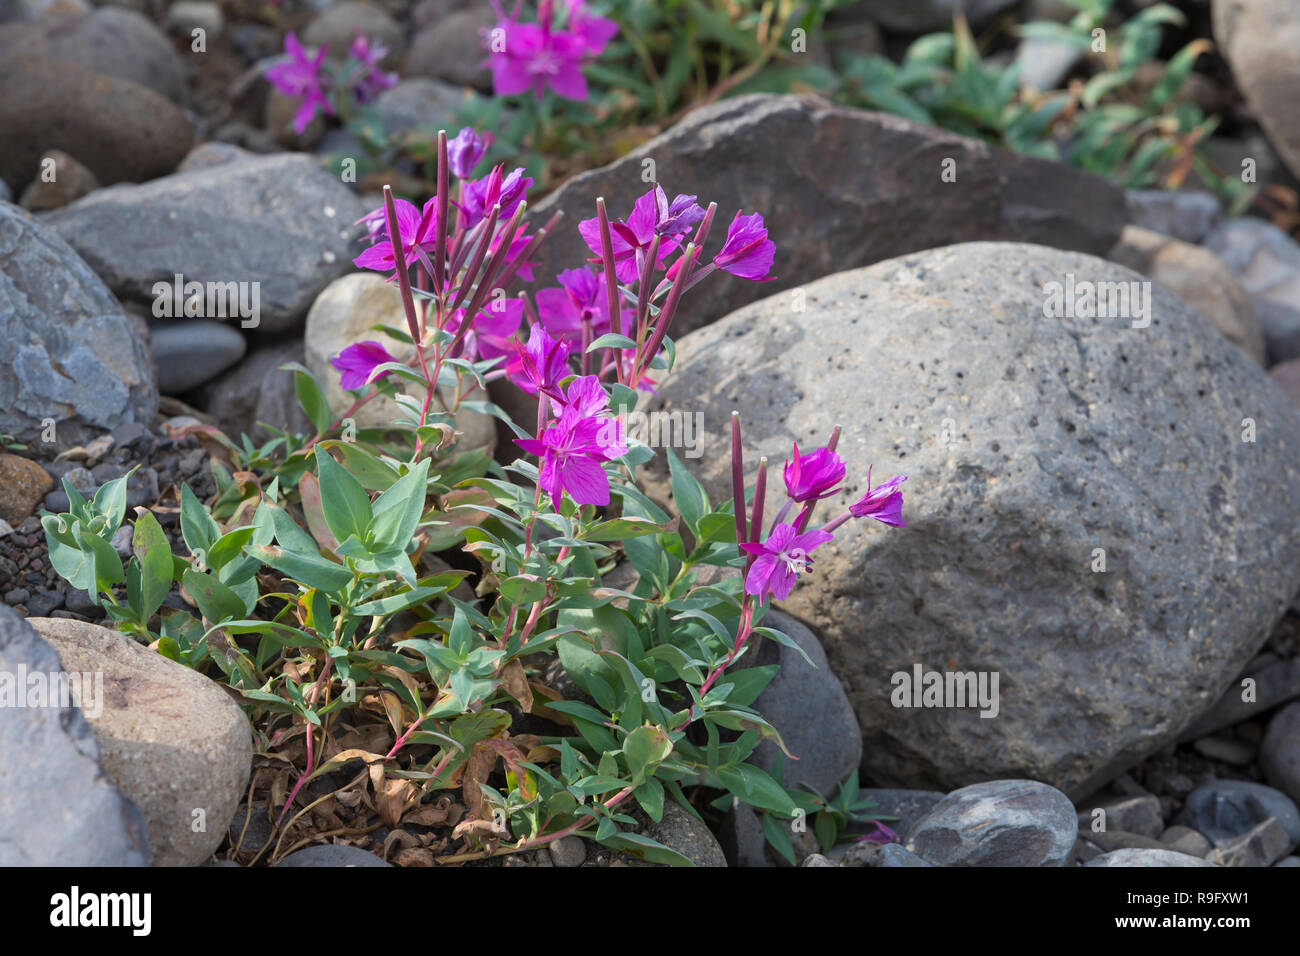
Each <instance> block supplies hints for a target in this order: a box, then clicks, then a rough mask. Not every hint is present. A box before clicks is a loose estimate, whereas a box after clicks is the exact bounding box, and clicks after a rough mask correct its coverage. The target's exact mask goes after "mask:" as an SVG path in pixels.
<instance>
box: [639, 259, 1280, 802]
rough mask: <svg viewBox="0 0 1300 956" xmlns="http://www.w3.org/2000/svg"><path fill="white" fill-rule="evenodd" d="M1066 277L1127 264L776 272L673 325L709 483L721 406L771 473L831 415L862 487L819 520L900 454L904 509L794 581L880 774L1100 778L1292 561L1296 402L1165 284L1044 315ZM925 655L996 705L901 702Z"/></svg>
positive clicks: (1255, 640) (715, 487)
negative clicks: (759, 288) (1142, 301)
mask: <svg viewBox="0 0 1300 956" xmlns="http://www.w3.org/2000/svg"><path fill="white" fill-rule="evenodd" d="M779 241H780V236H779V235H778V242H779ZM1071 275H1072V276H1075V277H1077V278H1078V279H1079V280H1083V281H1129V282H1132V281H1137V280H1138V277H1137V276H1136V275H1135V274H1134V273H1131V272H1128V271H1127V270H1125V269H1122V268H1120V267H1118V266H1115V265H1113V264H1110V263H1107V262H1104V261H1102V260H1100V259H1096V258H1092V257H1090V256H1085V255H1080V254H1077V253H1069V252H1062V251H1057V250H1051V249H1046V248H1042V247H1037V246H1030V245H1022V244H1012V243H971V244H964V245H957V246H950V247H946V248H942V249H934V250H930V251H928V252H924V253H919V254H916V255H911V256H905V257H902V258H899V259H896V260H892V261H890V262H885V263H880V264H878V265H876V266H873V267H870V268H866V269H860V270H856V271H853V272H846V273H841V274H839V275H836V276H832V277H830V278H827V279H823V280H820V281H818V282H814V283H810V284H808V285H807V286H805V287H804V288H803V293H804V299H805V301H806V309H805V310H804V311H802V312H799V311H795V310H794V309H792V307H791V299H790V297H789V296H788V295H777V296H773V297H772V298H770V299H767V300H765V301H763V302H760V303H756V304H755V305H752V306H750V307H748V308H745V309H742V310H740V311H738V312H736V313H734V314H733V315H731V316H729V317H727V318H726V319H724V320H723V321H721V322H718V323H715V324H714V325H712V326H710V327H708V328H706V329H703V330H700V331H698V332H695V333H692V334H691V335H688V336H686V337H684V338H683V339H682V340H680V341H679V342H678V344H677V371H676V372H675V373H674V374H673V376H671V377H670V378H669V379H668V380H667V381H666V382H665V383H663V384H662V385H661V386H660V392H659V397H658V398H657V399H655V400H653V401H651V402H649V403H648V405H647V410H648V411H651V412H654V411H663V410H668V411H671V410H675V409H676V410H682V409H685V410H689V411H690V412H691V413H693V414H699V415H702V416H703V418H702V422H703V429H702V430H703V435H702V440H703V441H704V442H705V445H704V447H706V448H712V449H717V450H718V451H717V452H716V453H715V454H707V455H704V456H702V457H700V458H698V459H687V460H686V463H687V465H688V466H689V467H691V468H692V469H693V470H694V471H695V472H696V474H697V475H698V476H699V477H700V478H702V480H703V481H704V483H705V485H706V487H707V488H708V490H709V491H710V493H711V496H712V499H713V500H726V499H727V498H728V497H729V496H730V464H729V456H728V454H727V453H726V451H725V449H726V448H727V443H728V438H727V434H728V432H729V427H730V421H729V416H730V413H731V411H732V410H733V409H740V410H742V413H743V414H742V419H743V424H744V436H745V460H746V463H747V466H748V469H749V474H750V475H751V476H752V473H753V469H754V467H755V466H756V463H757V460H758V458H759V456H760V455H766V456H768V458H769V462H770V468H771V472H770V474H769V486H770V487H772V488H775V489H780V488H781V487H782V485H781V477H780V468H781V466H782V462H783V460H784V458H785V457H786V456H788V455H789V454H790V449H791V445H792V443H793V442H795V441H798V442H799V443H800V446H801V447H804V448H808V447H812V446H814V445H816V444H818V443H821V442H824V441H825V439H826V436H827V435H829V433H830V432H831V429H832V427H833V426H834V425H835V424H836V423H843V424H844V426H845V432H844V435H843V436H842V437H841V439H840V442H839V452H840V454H841V455H842V456H843V457H844V458H845V460H846V463H847V468H848V475H849V476H850V484H849V485H848V487H847V489H846V492H847V494H846V495H845V496H843V497H841V498H837V499H833V500H830V501H826V502H823V503H822V504H821V506H820V508H819V514H821V515H822V516H824V517H825V518H830V517H831V516H833V515H835V514H837V513H839V512H841V511H842V510H843V509H844V508H845V505H846V504H847V503H848V502H850V501H852V500H854V499H855V498H856V497H857V496H858V495H860V494H862V492H863V491H864V487H863V485H862V479H863V477H864V476H865V475H866V473H867V467H868V465H871V464H873V463H874V466H875V470H874V478H875V480H876V481H877V482H880V481H883V480H884V479H886V478H888V477H889V476H891V475H893V474H896V473H902V474H905V475H908V476H910V480H909V481H908V482H907V483H906V485H904V486H903V489H902V490H903V492H904V494H905V496H906V501H907V504H906V506H905V508H904V514H905V517H906V518H907V521H908V527H907V528H906V529H892V528H887V527H884V526H882V525H879V524H877V523H876V522H874V521H855V522H851V523H850V524H848V525H847V526H845V527H844V528H842V529H841V530H840V531H839V533H838V534H837V539H836V541H835V542H833V543H832V544H829V545H824V546H823V547H822V548H821V549H820V550H819V551H818V552H817V555H816V558H817V560H816V572H815V573H814V574H812V575H809V576H807V577H806V578H805V580H803V581H802V582H800V584H799V586H798V587H796V588H795V589H794V591H793V592H792V593H791V595H790V598H789V600H788V601H787V602H786V604H785V608H786V609H787V610H788V611H789V612H790V613H791V614H792V615H795V616H796V617H798V618H799V619H801V620H803V621H806V622H807V623H808V625H809V626H810V627H811V628H813V629H814V630H815V631H816V633H818V634H819V635H820V636H821V639H822V642H823V646H824V647H825V648H826V653H827V656H828V657H829V659H830V662H831V668H832V670H834V671H835V673H836V676H838V677H839V678H840V680H841V682H842V683H843V684H844V686H845V689H846V690H847V691H848V694H849V699H850V700H852V701H853V704H854V708H855V710H856V711H857V715H858V720H859V722H860V724H861V726H862V730H863V735H864V740H863V744H864V746H863V770H864V772H865V774H866V776H868V777H869V778H870V779H872V780H873V781H874V782H877V783H879V784H882V785H888V786H901V787H921V788H926V789H940V788H943V789H947V788H951V787H953V786H960V785H962V784H966V783H970V782H973V781H977V780H981V779H989V778H990V777H1005V776H1009V775H1012V774H1016V775H1020V776H1031V777H1033V778H1034V779H1039V780H1043V781H1045V782H1048V783H1051V784H1052V785H1054V786H1057V787H1059V788H1060V789H1062V790H1064V791H1066V792H1067V793H1069V794H1070V795H1071V796H1077V797H1082V796H1086V795H1087V794H1089V793H1091V792H1094V791H1095V790H1096V789H1098V788H1099V787H1101V786H1102V785H1104V784H1105V782H1106V781H1107V780H1110V779H1113V778H1114V777H1115V776H1117V775H1118V774H1119V773H1121V772H1122V771H1123V770H1125V769H1126V768H1127V767H1129V766H1131V765H1133V764H1134V763H1136V761H1137V760H1139V759H1140V758H1141V757H1143V756H1144V755H1146V754H1148V753H1150V752H1152V751H1154V750H1156V749H1158V748H1160V747H1162V746H1164V745H1165V744H1166V743H1168V742H1170V741H1171V740H1172V739H1173V738H1174V737H1175V735H1177V734H1178V732H1179V731H1180V730H1182V729H1183V728H1184V727H1185V726H1187V725H1188V724H1189V723H1190V722H1191V721H1192V720H1194V719H1195V718H1196V717H1197V716H1198V715H1199V714H1200V713H1201V712H1203V711H1204V710H1206V709H1208V707H1209V706H1210V705H1211V704H1212V703H1213V702H1214V701H1216V700H1217V699H1218V697H1219V695H1220V694H1221V693H1222V692H1223V690H1224V689H1225V688H1226V686H1227V684H1228V682H1229V681H1230V680H1231V679H1232V678H1233V677H1234V676H1235V675H1236V674H1237V673H1239V671H1240V670H1241V668H1242V667H1243V666H1244V665H1245V664H1246V662H1247V661H1249V660H1250V659H1251V658H1252V657H1253V656H1254V654H1255V653H1256V652H1257V651H1258V649H1259V647H1260V646H1261V645H1262V644H1263V643H1264V641H1265V640H1266V639H1267V637H1268V636H1269V634H1270V633H1271V631H1272V629H1273V625H1274V624H1275V622H1276V621H1277V620H1278V619H1279V617H1280V616H1281V614H1282V613H1283V611H1284V609H1285V608H1286V606H1287V604H1288V603H1289V602H1290V600H1291V598H1292V596H1293V595H1294V594H1295V593H1296V590H1297V585H1298V584H1300V580H1298V576H1300V538H1297V534H1296V525H1295V522H1294V520H1293V515H1292V514H1291V512H1290V510H1289V509H1290V507H1291V506H1290V504H1289V502H1292V501H1295V500H1297V499H1298V498H1300V438H1298V437H1297V436H1300V413H1297V411H1296V410H1295V409H1294V408H1293V407H1292V406H1291V404H1290V402H1289V400H1288V399H1287V398H1286V396H1285V395H1283V394H1282V392H1281V391H1280V390H1279V389H1278V388H1277V386H1276V385H1275V384H1273V382H1272V381H1271V380H1269V379H1268V376H1267V375H1266V374H1265V373H1264V371H1263V370H1262V369H1260V368H1259V366H1257V365H1256V364H1255V363H1253V362H1252V361H1251V360H1250V359H1249V358H1248V357H1246V356H1245V355H1244V354H1242V353H1241V351H1240V350H1238V349H1236V348H1235V347H1233V346H1232V345H1230V344H1229V343H1228V342H1226V341H1225V340H1224V338H1223V337H1222V336H1221V335H1219V333H1218V332H1216V331H1215V330H1214V329H1213V328H1212V327H1211V326H1210V325H1209V324H1208V323H1207V322H1206V321H1205V320H1204V319H1202V318H1201V317H1200V316H1199V315H1197V314H1196V313H1194V312H1192V311H1191V310H1189V309H1188V308H1187V307H1186V306H1184V305H1183V304H1182V303H1181V302H1179V301H1178V300H1177V299H1176V298H1174V297H1173V296H1172V295H1170V294H1169V293H1167V292H1165V291H1164V290H1163V289H1160V288H1159V287H1154V288H1153V290H1152V301H1151V302H1150V307H1151V312H1150V315H1151V319H1150V325H1149V326H1148V327H1146V328H1132V327H1131V325H1132V321H1131V320H1130V319H1126V318H1125V319H1085V318H1076V319H1067V318H1061V319H1045V318H1044V310H1045V301H1046V299H1047V296H1046V295H1045V291H1044V290H1045V287H1046V284H1047V283H1049V282H1062V281H1064V280H1065V279H1066V277H1067V276H1071ZM687 307H688V308H689V303H687ZM1244 418H1250V419H1252V420H1253V421H1254V423H1255V427H1256V429H1257V433H1258V437H1259V440H1258V442H1255V443H1247V442H1243V441H1242V437H1243V426H1242V420H1243V419H1244ZM648 467H649V468H650V469H654V470H649V471H648V474H647V480H648V488H649V490H650V492H651V494H652V495H654V496H656V497H658V498H660V499H661V500H666V499H667V498H668V490H667V481H666V480H665V475H664V473H663V470H662V469H663V466H662V465H661V464H659V463H658V462H656V463H653V464H652V465H651V466H648ZM1189 488H1196V489H1199V491H1198V493H1197V494H1189V493H1188V489H1189ZM768 497H769V503H770V507H771V508H772V509H773V510H775V508H776V507H777V506H778V503H777V502H776V501H774V500H773V494H771V493H769V496H768ZM1098 548H1100V549H1104V559H1105V562H1106V564H1105V567H1106V570H1105V573H1101V572H1100V570H1098V571H1097V572H1094V571H1093V570H1092V568H1093V566H1094V565H1096V566H1097V567H1098V568H1099V569H1100V564H1096V562H1098V561H1100V560H1101V557H1102V554H1101V553H1098V552H1096V550H1095V549H1098ZM1225 589H1227V591H1228V592H1230V593H1232V594H1233V595H1234V598H1233V601H1231V602H1228V603H1225V602H1223V601H1220V600H1218V599H1217V598H1215V597H1214V595H1216V594H1221V593H1225ZM915 667H921V668H922V669H923V670H925V671H941V670H943V669H945V668H951V669H955V670H956V671H960V672H967V673H970V672H981V673H987V674H990V675H991V674H997V675H998V679H999V688H1000V689H999V695H1000V705H999V706H1000V710H999V712H998V714H997V716H996V718H994V719H984V718H981V717H980V716H979V713H980V710H979V709H977V708H973V707H969V706H968V707H966V708H953V707H947V708H942V707H941V708H935V707H896V706H894V704H893V702H892V701H891V697H893V696H894V695H895V691H896V690H897V689H898V688H897V685H896V684H895V680H896V679H897V678H896V676H895V675H899V674H902V675H904V676H910V675H911V674H912V673H913V672H914V668H915ZM989 680H990V681H991V677H989ZM907 703H911V701H910V700H908V701H907Z"/></svg>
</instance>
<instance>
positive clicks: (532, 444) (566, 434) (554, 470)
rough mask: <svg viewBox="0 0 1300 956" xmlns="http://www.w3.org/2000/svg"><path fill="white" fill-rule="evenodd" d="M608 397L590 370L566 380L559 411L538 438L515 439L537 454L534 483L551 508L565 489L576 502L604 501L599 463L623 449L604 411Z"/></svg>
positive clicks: (606, 484)
mask: <svg viewBox="0 0 1300 956" xmlns="http://www.w3.org/2000/svg"><path fill="white" fill-rule="evenodd" d="M608 401H609V400H608V397H607V396H606V395H605V390H604V388H603V387H602V386H601V384H600V382H599V380H598V379H597V378H596V376H594V375H585V376H582V377H579V378H577V379H574V380H573V381H572V382H571V383H570V384H569V389H568V395H567V397H566V404H565V406H564V410H563V411H562V412H561V413H560V416H559V418H557V419H553V420H552V421H551V423H550V424H549V425H548V426H547V427H546V428H545V429H544V430H543V432H542V434H541V436H540V437H538V438H517V439H515V443H516V444H517V445H519V447H520V448H522V449H523V450H524V451H526V452H528V453H529V454H532V455H538V456H540V457H541V461H542V464H541V468H540V470H539V473H538V481H537V483H538V485H539V486H540V487H541V489H542V490H543V491H545V492H546V493H548V494H549V495H550V496H551V502H552V505H553V507H555V508H556V509H557V510H558V509H559V507H560V499H561V498H563V497H564V493H565V492H566V491H567V492H568V493H569V497H570V498H572V499H573V500H574V502H575V503H577V504H579V505H607V504H609V476H608V475H606V474H605V469H604V464H603V463H604V462H606V461H613V460H614V459H616V458H621V457H622V456H623V455H626V454H627V446H626V445H625V444H624V443H623V435H622V426H621V425H620V423H619V421H618V419H617V418H614V417H613V416H612V415H609V414H608V413H607V412H606V410H605V406H606V405H607V404H608Z"/></svg>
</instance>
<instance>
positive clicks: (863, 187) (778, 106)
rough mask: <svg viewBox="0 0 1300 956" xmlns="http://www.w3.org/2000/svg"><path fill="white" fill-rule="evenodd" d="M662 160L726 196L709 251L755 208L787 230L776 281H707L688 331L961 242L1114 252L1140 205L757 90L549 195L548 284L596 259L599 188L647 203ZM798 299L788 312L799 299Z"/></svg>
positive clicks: (683, 177) (909, 129)
mask: <svg viewBox="0 0 1300 956" xmlns="http://www.w3.org/2000/svg"><path fill="white" fill-rule="evenodd" d="M719 157H725V162H723V161H720V160H719ZM647 158H649V159H653V160H654V163H655V167H654V174H655V175H656V176H657V177H658V179H659V182H661V183H662V184H663V186H664V189H665V190H667V191H668V192H669V194H670V196H671V195H674V194H676V193H688V194H692V193H693V194H697V195H698V196H699V201H700V203H701V204H705V205H707V204H708V203H709V202H710V201H715V202H717V204H718V211H717V218H716V220H715V222H714V226H713V230H712V231H711V232H710V234H709V240H708V242H707V243H706V247H705V252H706V256H712V255H714V254H715V253H716V251H717V250H718V249H719V248H721V246H722V242H723V240H724V239H725V238H726V234H727V224H728V223H729V222H730V221H731V218H732V216H733V215H735V213H736V211H737V210H739V209H741V208H742V207H743V210H744V212H745V213H746V214H749V213H751V212H754V211H755V210H757V211H759V212H761V213H762V214H763V217H764V221H765V222H766V223H767V226H768V228H769V231H770V235H771V238H772V239H773V241H774V242H775V243H776V260H775V262H774V264H773V267H772V272H773V274H774V275H775V276H776V277H777V278H776V280H775V281H772V282H747V281H745V280H743V279H736V278H732V277H731V276H725V275H724V276H719V277H717V278H716V281H709V282H707V283H705V284H703V285H701V286H699V287H697V288H696V289H694V290H692V291H691V293H690V295H689V296H688V298H687V300H686V301H687V302H688V303H689V305H688V306H687V307H686V308H684V309H683V311H682V312H681V314H679V316H678V318H677V319H676V320H675V321H674V326H673V330H672V332H671V333H670V334H671V335H672V336H673V337H674V338H677V337H679V336H681V335H683V334H685V333H686V332H688V331H690V330H691V329H696V328H699V327H700V326H703V325H707V324H709V323H710V322H713V321H714V320H716V319H719V318H721V317H722V316H724V315H726V314H727V313H729V312H731V311H733V310H735V309H737V308H739V307H740V306H742V305H744V304H746V303H748V302H753V301H755V300H756V299H761V298H763V297H765V296H770V295H772V294H773V293H775V292H778V291H780V290H782V289H787V288H790V287H793V286H797V285H799V284H800V283H805V282H809V281H811V280H813V279H816V278H818V277H820V276H824V275H827V274H828V273H831V272H837V271H840V270H843V269H853V268H856V267H857V266H863V265H868V264H870V263H873V262H879V261H880V260H882V259H888V258H890V257H892V256H899V255H902V254H904V253H907V252H915V251H918V250H921V249H929V248H932V247H935V246H942V245H947V244H948V243H953V242H963V241H968V240H977V239H990V240H992V239H997V240H1011V241H1018V242H1039V243H1042V244H1044V245H1048V246H1057V247H1060V248H1064V249H1078V250H1081V251H1084V252H1091V253H1093V254H1095V255H1105V254H1106V252H1107V251H1108V250H1109V249H1110V248H1111V246H1113V245H1114V244H1115V241H1116V240H1117V239H1118V238H1119V234H1120V230H1121V229H1122V228H1123V220H1124V218H1125V215H1124V193H1123V191H1122V190H1119V189H1116V188H1115V187H1113V186H1111V185H1109V184H1108V183H1106V182H1104V181H1103V180H1100V179H1097V178H1095V177H1093V176H1090V175H1087V174H1085V173H1082V172H1079V171H1077V170H1074V169H1071V168H1069V167H1067V166H1063V165H1061V164H1060V163H1050V162H1045V161H1043V160H1038V159H1031V158H1029V157H1026V156H1022V155H1020V154H1017V153H1011V152H1004V151H1002V150H997V149H993V148H992V147H990V146H988V145H987V144H985V143H982V142H978V141H976V140H972V139H966V138H964V137H961V136H957V135H955V134H953V133H948V132H945V131H943V130H940V129H936V128H934V127H930V126H921V125H919V124H916V123H911V122H908V121H907V120H904V119H900V118H899V117H896V116H889V115H886V114H883V113H870V112H865V111H862V110H855V109H849V108H846V107H841V106H833V105H831V104H830V103H828V102H826V101H825V100H823V99H821V98H820V97H817V96H811V95H807V96H803V95H800V96H796V95H790V96H773V95H767V94H753V95H750V96H738V97H735V98H733V99H727V100H723V101H721V102H719V103H717V104H714V105H712V106H707V107H703V108H701V109H698V110H695V111H694V112H692V113H691V114H689V115H688V116H687V117H686V118H685V119H684V120H682V121H681V122H680V123H678V124H677V125H676V126H673V127H672V128H671V129H669V130H668V131H666V132H665V133H663V134H662V135H660V136H657V137H656V138H654V139H652V140H650V141H649V142H647V143H645V144H643V145H641V146H639V147H637V148H636V149H635V150H633V151H632V152H631V153H629V154H628V155H627V156H625V157H623V158H622V159H620V160H618V161H617V162H615V163H611V164H610V165H608V166H605V167H603V168H601V169H596V170H592V171H590V172H587V173H583V174H581V175H579V176H575V177H573V178H572V179H570V180H569V181H568V182H566V183H565V184H564V185H562V186H561V187H560V188H559V189H557V190H556V191H555V192H553V193H552V194H550V195H549V196H547V197H546V198H545V199H544V200H542V201H541V202H540V203H538V204H537V206H536V208H535V209H534V210H531V211H530V218H531V219H532V221H533V222H535V223H542V222H545V221H546V220H547V218H548V217H549V216H550V215H551V214H552V213H554V212H555V211H556V210H563V212H564V213H565V220H564V222H563V225H562V226H561V227H560V228H558V229H557V230H556V232H555V234H553V235H551V236H548V237H547V239H546V241H545V242H544V243H543V244H542V246H541V247H540V248H539V249H538V253H537V256H536V260H537V261H538V262H539V267H538V268H537V269H536V270H535V274H536V275H537V277H538V283H539V284H554V276H555V274H556V273H557V272H560V271H561V270H563V269H569V268H572V267H573V265H574V264H575V263H578V262H581V261H583V260H584V259H587V258H589V257H590V256H591V252H590V250H589V249H588V248H587V246H586V243H584V242H583V241H582V238H581V237H580V236H579V234H578V230H577V225H578V222H579V221H581V220H583V219H590V218H592V217H594V216H595V215H596V198H597V197H599V196H603V197H605V204H606V208H607V209H608V210H609V215H610V217H611V218H615V219H618V218H622V217H625V216H627V215H628V214H629V213H630V212H631V211H632V204H633V203H634V202H635V201H636V199H637V197H638V196H640V195H642V194H643V193H645V192H646V191H647V190H648V189H649V186H647V184H646V183H645V181H644V180H643V179H642V170H643V161H644V160H645V159H647ZM945 159H952V160H953V161H954V162H955V163H956V170H957V182H956V183H947V184H945V183H943V182H941V180H940V175H941V172H942V169H941V166H942V163H943V161H944V160H945ZM782 301H783V302H784V303H785V304H786V306H787V309H788V307H789V297H788V296H785V297H783V299H782Z"/></svg>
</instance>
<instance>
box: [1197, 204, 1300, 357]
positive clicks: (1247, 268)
mask: <svg viewBox="0 0 1300 956" xmlns="http://www.w3.org/2000/svg"><path fill="white" fill-rule="evenodd" d="M1205 246H1206V248H1207V249H1209V250H1210V251H1211V252H1214V253H1216V254H1217V255H1218V257H1219V258H1220V259H1222V260H1223V261H1224V263H1225V264H1226V265H1227V266H1228V268H1229V269H1231V270H1232V271H1233V272H1234V273H1235V274H1236V276H1237V281H1238V282H1240V283H1241V286H1242V288H1243V289H1245V290H1246V293H1247V294H1248V295H1249V296H1250V302H1251V305H1252V306H1253V308H1254V310H1255V317H1256V318H1258V319H1259V324H1260V327H1261V328H1262V329H1263V330H1264V342H1265V345H1266V346H1267V348H1268V355H1269V360H1270V361H1269V364H1274V363H1277V362H1285V361H1286V360H1287V359H1293V358H1297V357H1300V244H1297V243H1296V241H1295V240H1294V239H1292V238H1291V237H1290V236H1289V235H1287V234H1286V233H1285V232H1283V231H1282V230H1281V229H1279V228H1277V226H1275V225H1273V224H1272V223H1271V222H1265V221H1264V220H1263V219H1246V218H1242V219H1229V220H1228V221H1227V222H1225V223H1223V224H1222V225H1220V226H1219V227H1218V228H1217V229H1215V230H1214V231H1213V232H1212V233H1210V234H1209V235H1208V236H1207V237H1206V238H1205Z"/></svg>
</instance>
